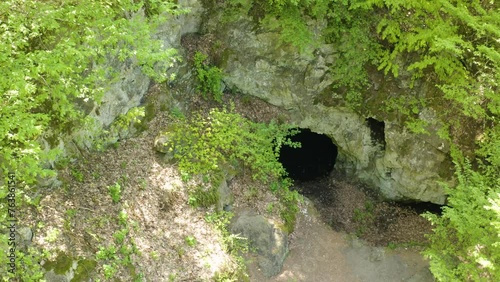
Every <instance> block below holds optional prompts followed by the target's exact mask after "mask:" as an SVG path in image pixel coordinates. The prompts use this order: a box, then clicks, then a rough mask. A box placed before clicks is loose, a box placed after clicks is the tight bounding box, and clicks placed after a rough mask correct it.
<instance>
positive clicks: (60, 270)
mask: <svg viewBox="0 0 500 282" xmlns="http://www.w3.org/2000/svg"><path fill="white" fill-rule="evenodd" d="M74 261H75V259H74V258H73V257H70V256H69V255H67V254H65V253H58V255H57V258H56V260H55V261H48V262H46V263H45V264H44V265H43V268H44V269H45V270H47V271H51V270H53V271H54V273H55V274H59V275H65V274H66V273H67V272H68V271H70V270H71V267H72V266H73V262H74Z"/></svg>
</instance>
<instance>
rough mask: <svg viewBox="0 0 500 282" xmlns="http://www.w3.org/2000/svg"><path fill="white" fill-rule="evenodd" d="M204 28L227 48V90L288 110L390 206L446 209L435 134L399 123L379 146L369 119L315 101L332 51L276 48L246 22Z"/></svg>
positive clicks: (443, 168)
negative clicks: (414, 131) (328, 139)
mask: <svg viewBox="0 0 500 282" xmlns="http://www.w3.org/2000/svg"><path fill="white" fill-rule="evenodd" d="M203 26H205V27H206V29H207V31H208V32H211V31H212V30H213V31H214V33H215V30H218V32H217V34H218V35H219V36H220V38H219V39H220V40H222V41H223V42H225V44H227V47H228V52H227V53H228V54H230V55H229V56H228V58H227V60H226V62H225V64H224V67H225V69H224V70H225V77H224V82H225V84H226V85H227V86H228V87H230V88H232V89H234V90H237V91H240V92H242V93H244V94H249V95H253V96H256V97H259V98H262V99H264V100H266V101H268V102H269V103H271V104H273V105H276V106H279V107H282V108H284V109H286V110H288V111H289V113H290V116H291V119H292V121H293V122H294V123H295V124H297V126H299V127H302V128H309V129H311V130H312V131H313V132H317V133H322V134H326V135H328V136H329V137H331V138H332V140H333V142H334V143H335V144H336V145H337V146H338V149H339V156H338V158H337V166H336V167H337V169H341V170H344V171H346V172H347V173H349V174H350V175H352V176H353V177H354V176H355V177H357V178H359V179H361V180H363V181H364V182H366V183H368V184H370V185H372V186H375V187H379V189H380V191H381V192H382V194H383V196H385V197H386V198H387V199H390V200H403V201H404V200H417V201H429V202H433V203H437V204H443V203H444V202H445V199H446V196H445V192H444V191H443V189H442V188H441V187H440V185H439V184H438V183H437V182H438V181H450V174H449V172H447V171H449V168H450V166H451V162H449V161H448V157H447V156H448V148H447V145H446V142H445V141H443V140H440V139H439V138H438V137H437V135H436V134H431V135H429V136H428V135H423V134H420V135H416V134H412V133H410V132H408V131H407V130H406V129H405V128H404V127H403V126H402V125H400V124H398V123H397V122H394V121H393V122H391V121H385V124H383V125H384V128H383V129H382V130H381V131H380V132H378V133H377V132H376V133H375V135H377V134H378V135H379V137H381V139H382V142H378V141H380V140H374V138H373V136H374V132H373V129H371V128H370V126H369V124H368V123H367V120H366V118H368V117H362V116H360V115H358V114H356V113H355V112H354V111H352V110H350V109H348V108H346V107H343V106H335V105H333V106H332V105H324V104H322V103H319V102H318V96H319V95H320V94H324V93H325V92H326V93H328V91H329V90H328V89H330V88H329V87H331V86H332V83H333V81H332V79H331V77H330V76H329V74H328V67H329V65H330V64H332V62H334V60H335V49H334V46H331V45H321V46H319V47H318V48H316V49H314V50H309V52H304V53H299V52H297V51H296V50H295V49H294V48H292V47H290V46H288V45H284V44H283V43H281V42H280V40H279V35H278V34H277V33H273V32H262V31H260V33H257V32H256V31H255V29H254V28H253V27H254V23H252V21H251V20H250V19H240V20H239V21H237V22H235V23H231V24H228V25H226V26H224V27H221V26H220V23H219V22H218V20H217V17H216V16H215V17H213V18H211V19H209V20H208V22H207V23H204V24H203ZM221 29H222V30H223V31H224V32H220V30H221ZM398 85H399V86H400V87H399V88H398V87H396V89H397V91H401V92H403V91H410V90H409V89H408V88H405V87H407V86H406V85H407V84H405V83H399V84H398ZM377 88H379V87H377ZM384 89H385V88H384V87H380V90H379V91H384ZM421 89H422V91H425V87H422V88H421ZM411 91H418V90H411ZM330 94H331V95H333V93H330ZM392 94H394V93H391V95H392ZM395 94H396V95H397V93H395ZM423 115H425V113H424V114H423ZM426 118H432V115H427V116H426ZM382 143H383V144H382ZM444 172H446V173H444Z"/></svg>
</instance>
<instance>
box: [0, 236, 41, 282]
mask: <svg viewBox="0 0 500 282" xmlns="http://www.w3.org/2000/svg"><path fill="white" fill-rule="evenodd" d="M0 240H2V241H1V242H0V244H4V243H5V244H6V243H7V242H8V240H7V236H3V235H0ZM2 249H3V248H2ZM15 254H16V261H15V264H16V271H15V273H11V272H10V271H9V272H8V271H7V270H5V272H2V273H3V275H2V281H5V282H7V281H27V282H38V281H41V279H43V275H44V271H43V268H42V266H41V265H40V262H41V261H43V260H45V259H46V258H47V256H48V254H47V253H46V252H44V251H40V250H39V249H37V248H34V247H29V248H28V249H27V250H25V251H21V250H20V249H16V251H15ZM0 262H1V263H2V264H3V265H7V263H10V261H9V260H8V258H7V253H3V252H2V256H1V258H0ZM9 267H10V266H9ZM9 269H10V268H9ZM21 270H22V271H21Z"/></svg>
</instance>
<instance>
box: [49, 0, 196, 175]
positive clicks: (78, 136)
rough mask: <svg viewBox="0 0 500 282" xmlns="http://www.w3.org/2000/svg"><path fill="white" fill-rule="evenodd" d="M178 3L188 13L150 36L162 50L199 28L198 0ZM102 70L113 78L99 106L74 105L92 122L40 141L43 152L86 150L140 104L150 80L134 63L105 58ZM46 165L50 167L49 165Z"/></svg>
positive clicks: (177, 44) (171, 18) (174, 17)
mask: <svg viewBox="0 0 500 282" xmlns="http://www.w3.org/2000/svg"><path fill="white" fill-rule="evenodd" d="M178 4H179V5H180V6H181V7H183V8H186V9H188V10H189V11H190V12H189V13H188V14H182V15H170V16H169V20H168V21H167V22H166V23H164V24H163V25H161V26H160V27H159V28H158V30H157V32H156V34H154V35H153V37H156V38H158V39H160V40H162V41H163V48H165V49H170V48H175V49H180V47H181V42H180V39H181V36H182V35H183V34H185V33H191V32H196V31H197V30H198V29H199V25H200V22H201V14H202V12H203V7H202V6H201V3H200V2H199V1H198V0H179V1H178ZM105 67H111V68H112V69H114V70H115V71H116V72H117V77H116V79H115V80H114V81H113V82H112V83H111V84H110V85H107V86H106V87H105V89H106V91H105V93H104V95H103V97H102V101H101V102H102V103H101V104H100V105H97V103H95V102H94V101H86V102H83V101H80V102H79V103H78V106H79V107H80V108H81V109H82V110H83V111H85V112H86V113H88V115H89V116H90V117H91V118H93V119H94V123H93V124H87V125H86V126H84V127H82V128H79V129H77V130H74V131H73V132H72V133H71V136H63V135H61V134H57V140H56V141H55V144H54V142H51V143H52V144H49V142H47V140H41V142H42V143H43V144H44V147H45V149H47V148H54V147H58V148H59V149H61V150H62V151H63V152H64V153H68V152H71V153H75V152H78V151H79V150H78V148H76V147H80V148H90V147H91V143H92V142H91V140H92V139H94V138H95V137H96V135H98V133H99V132H100V130H101V129H102V128H106V127H108V126H109V125H110V124H111V123H112V122H113V121H114V120H115V119H116V118H117V117H118V116H119V115H121V114H125V113H127V112H128V111H129V110H130V109H132V108H134V107H137V106H139V105H141V103H142V101H143V99H144V96H145V94H146V93H147V91H148V88H149V85H150V83H151V79H150V78H149V77H148V76H146V75H145V74H144V73H143V72H142V70H141V67H140V66H138V65H137V62H134V61H133V60H126V61H124V62H122V61H120V60H119V59H118V58H109V60H108V61H107V62H106V66H105ZM179 68H181V66H179V65H175V66H173V67H172V68H170V69H168V70H161V71H167V73H177V72H178V70H179ZM54 134H55V133H54ZM117 138H118V137H116V139H117ZM50 166H51V167H53V164H51V165H50Z"/></svg>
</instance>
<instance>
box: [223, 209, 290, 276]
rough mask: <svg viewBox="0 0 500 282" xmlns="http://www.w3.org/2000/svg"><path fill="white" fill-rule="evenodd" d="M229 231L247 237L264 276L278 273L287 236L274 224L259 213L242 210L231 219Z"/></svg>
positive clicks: (286, 243)
mask: <svg viewBox="0 0 500 282" xmlns="http://www.w3.org/2000/svg"><path fill="white" fill-rule="evenodd" d="M231 232H232V233H233V234H238V235H239V236H242V237H244V238H247V239H248V241H249V243H250V247H251V248H253V249H255V250H256V252H257V255H258V259H257V263H258V265H259V267H260V269H261V271H262V273H263V274H264V275H265V276H267V277H271V276H274V275H277V274H278V273H280V271H281V268H282V266H283V262H284V261H285V258H286V255H287V253H288V236H287V235H286V233H285V232H283V230H281V229H280V228H279V227H277V226H276V224H274V223H273V222H272V221H270V220H268V219H266V218H265V217H263V216H261V215H258V214H253V213H251V212H244V213H242V214H241V215H239V216H237V217H236V218H235V219H234V220H233V223H232V224H231Z"/></svg>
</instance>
